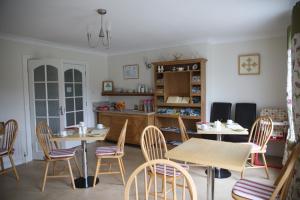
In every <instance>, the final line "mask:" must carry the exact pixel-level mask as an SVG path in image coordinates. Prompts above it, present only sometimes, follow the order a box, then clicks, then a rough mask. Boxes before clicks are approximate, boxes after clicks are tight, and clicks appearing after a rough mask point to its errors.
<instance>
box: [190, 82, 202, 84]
mask: <svg viewBox="0 0 300 200" xmlns="http://www.w3.org/2000/svg"><path fill="white" fill-rule="evenodd" d="M191 85H201V83H200V82H191Z"/></svg>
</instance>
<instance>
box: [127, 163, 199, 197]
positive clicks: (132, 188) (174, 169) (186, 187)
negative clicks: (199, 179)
mask: <svg viewBox="0 0 300 200" xmlns="http://www.w3.org/2000/svg"><path fill="white" fill-rule="evenodd" d="M149 171H153V172H154V173H153V179H154V188H153V190H154V192H152V191H149V190H147V188H149V182H150V180H149V178H148V172H149ZM157 171H162V172H163V174H164V175H163V178H162V179H161V180H162V181H161V183H160V182H159V180H158V177H157V176H158V175H159V174H158V173H156V172H157ZM168 174H169V175H172V176H173V177H174V178H173V179H172V186H171V188H167V187H168V185H167V176H168ZM179 174H180V175H181V177H180V179H179V178H177V177H178V176H177V175H179ZM179 184H182V187H180V188H179V187H178V188H177V186H178V185H179ZM160 186H162V187H163V188H165V190H163V192H162V194H160V192H158V190H159V189H158V187H160ZM168 191H171V192H172V193H167V192H168ZM150 192H151V193H150ZM150 195H154V199H158V198H163V199H173V200H177V199H182V200H186V199H191V200H197V190H196V186H195V183H194V181H193V179H192V177H191V175H190V174H189V173H188V172H187V171H186V169H184V168H183V167H182V166H180V165H179V164H177V163H175V162H173V161H170V160H165V159H157V160H151V161H148V162H146V163H144V164H142V165H140V166H139V167H138V168H137V169H135V170H134V171H133V173H132V174H131V175H130V177H129V179H128V181H127V183H126V186H125V193H124V200H129V199H135V200H138V199H146V200H148V199H150V198H149V196H150ZM168 195H169V196H168ZM167 197H168V198H167Z"/></svg>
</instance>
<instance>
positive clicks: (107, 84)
mask: <svg viewBox="0 0 300 200" xmlns="http://www.w3.org/2000/svg"><path fill="white" fill-rule="evenodd" d="M113 89H114V83H113V82H112V81H102V92H112V91H113Z"/></svg>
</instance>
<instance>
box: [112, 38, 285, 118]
mask: <svg viewBox="0 0 300 200" xmlns="http://www.w3.org/2000/svg"><path fill="white" fill-rule="evenodd" d="M176 52H177V53H181V54H183V58H196V57H203V58H207V59H208V62H207V72H206V77H207V78H206V80H207V83H206V84H207V94H206V98H207V99H206V101H207V116H206V118H207V119H209V116H210V115H209V113H210V106H211V103H212V102H214V101H228V102H232V103H233V104H234V103H236V102H254V103H256V104H257V107H258V111H259V109H260V108H262V107H265V106H280V107H285V85H286V82H285V80H286V60H287V58H286V38H285V37H277V38H270V39H260V40H253V41H246V42H234V43H225V44H193V45H186V46H178V47H172V48H165V49H156V50H149V51H143V52H138V53H128V54H121V55H113V56H109V57H108V67H109V77H110V79H111V80H113V81H114V84H115V86H116V87H121V88H131V89H132V88H136V87H137V84H138V83H145V84H147V85H152V86H153V72H152V70H146V67H145V65H144V63H143V57H145V56H146V57H148V58H149V60H150V61H152V62H153V61H161V60H170V59H173V57H172V54H174V53H176ZM247 53H259V54H260V56H261V73H260V75H251V76H250V75H248V76H241V75H238V68H237V62H238V55H240V54H247ZM126 64H139V66H140V74H139V75H140V79H133V80H124V79H123V77H122V67H123V65H126ZM111 99H112V100H114V101H117V100H119V99H125V100H126V103H127V104H128V107H132V105H133V104H136V103H138V99H139V98H134V97H127V98H124V97H122V98H118V97H114V98H111Z"/></svg>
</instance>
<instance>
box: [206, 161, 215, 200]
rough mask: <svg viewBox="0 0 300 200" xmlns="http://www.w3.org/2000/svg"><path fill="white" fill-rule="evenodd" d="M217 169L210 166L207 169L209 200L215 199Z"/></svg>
mask: <svg viewBox="0 0 300 200" xmlns="http://www.w3.org/2000/svg"><path fill="white" fill-rule="evenodd" d="M214 190H215V169H214V167H211V166H209V167H208V169H207V194H206V195H207V198H206V199H207V200H214Z"/></svg>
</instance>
